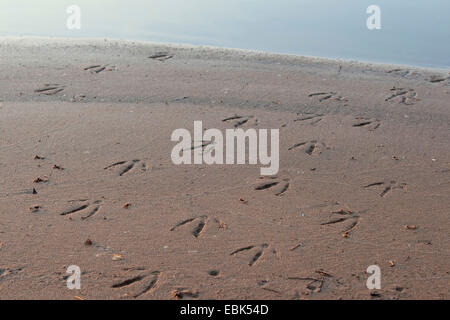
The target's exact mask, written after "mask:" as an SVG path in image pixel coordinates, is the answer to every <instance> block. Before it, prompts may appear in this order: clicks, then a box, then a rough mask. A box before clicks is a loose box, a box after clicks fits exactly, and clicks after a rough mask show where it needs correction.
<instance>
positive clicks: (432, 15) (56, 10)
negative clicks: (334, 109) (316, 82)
mask: <svg viewBox="0 0 450 320" xmlns="http://www.w3.org/2000/svg"><path fill="white" fill-rule="evenodd" d="M71 4H77V5H78V6H79V7H80V8H81V29H80V30H69V29H67V27H66V20H67V17H68V16H69V15H68V14H67V13H66V9H67V7H68V6H69V5H71ZM371 4H376V5H378V6H379V7H380V8H381V27H382V29H381V30H372V31H371V30H368V28H367V26H366V20H367V17H368V14H366V9H367V7H368V6H369V5H371ZM448 15H450V1H449V0H433V1H425V0H369V1H366V0H126V1H125V0H70V1H66V0H0V36H24V35H31V36H52V37H71V38H72V37H84V38H86V37H96V38H118V39H130V40H148V41H160V42H173V43H190V44H198V45H213V46H220V47H231V48H242V49H253V50H262V51H269V52H278V53H292V54H300V55H309V56H320V57H328V58H341V59H352V60H361V61H373V62H382V63H395V64H404V65H416V66H424V67H433V68H448V67H450V18H449V17H448Z"/></svg>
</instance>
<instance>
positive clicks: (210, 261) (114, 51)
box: [0, 38, 450, 299]
mask: <svg viewBox="0 0 450 320" xmlns="http://www.w3.org/2000/svg"><path fill="white" fill-rule="evenodd" d="M159 52H166V54H163V55H160V54H158V53H159ZM155 55H156V56H157V57H155ZM0 56H1V59H0V68H1V70H2V73H1V74H0V151H1V152H0V177H1V180H2V183H1V184H0V299H16V298H23V299H74V298H75V297H79V298H82V299H449V297H450V294H449V284H450V281H449V279H450V275H449V272H450V270H449V253H450V252H449V248H450V240H449V237H448V230H449V229H450V222H449V213H450V212H449V210H450V197H449V194H450V143H449V141H450V130H449V126H450V121H449V119H450V80H449V79H448V76H449V75H448V73H447V72H448V71H435V70H424V69H414V68H411V67H405V66H389V65H371V64H362V63H357V62H344V61H334V60H325V59H314V58H306V57H296V56H285V55H271V54H265V53H258V52H249V51H240V50H228V49H216V48H207V47H189V46H169V45H163V44H151V43H139V42H131V41H130V42H126V41H112V40H107V41H106V40H63V39H56V40H49V39H18V38H8V39H6V38H2V39H1V46H0ZM151 56H153V58H149V57H151ZM235 115H238V116H240V117H241V118H239V119H235V120H227V121H223V120H225V119H227V118H230V117H233V116H235ZM243 119H244V120H247V121H246V122H245V123H242V124H240V127H241V128H242V129H248V128H257V129H258V128H261V129H263V128H264V129H277V128H278V129H280V171H279V173H278V174H277V175H276V176H274V177H261V176H260V171H259V168H260V166H259V165H256V166H255V165H215V166H208V165H181V166H176V165H174V164H173V163H172V161H171V158H170V155H171V150H172V148H173V147H174V145H175V143H174V142H171V141H170V136H171V134H172V132H173V130H175V129H178V128H187V129H189V130H191V131H192V130H193V122H194V121H195V120H202V121H203V127H204V128H218V129H221V130H225V129H228V128H234V126H235V125H236V124H238V122H239V121H242V120H243ZM267 184H268V185H267ZM69 265H78V266H79V267H80V268H81V271H82V276H81V289H80V290H69V289H67V287H66V279H67V276H68V274H67V273H66V269H67V267H68V266H69ZM370 265H378V266H379V267H380V268H381V272H382V278H381V285H382V288H381V289H380V290H376V291H371V290H368V289H367V288H366V279H367V278H368V276H369V275H368V274H367V273H366V269H367V267H368V266H370Z"/></svg>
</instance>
